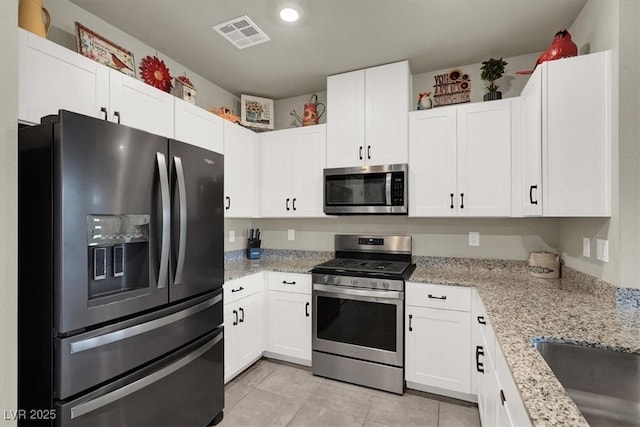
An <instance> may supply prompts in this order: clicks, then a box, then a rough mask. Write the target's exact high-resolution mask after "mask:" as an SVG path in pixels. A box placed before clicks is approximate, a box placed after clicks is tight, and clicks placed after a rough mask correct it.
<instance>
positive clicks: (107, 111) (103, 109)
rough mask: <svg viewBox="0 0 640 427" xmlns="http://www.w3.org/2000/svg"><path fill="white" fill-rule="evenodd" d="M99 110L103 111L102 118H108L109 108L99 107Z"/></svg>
mask: <svg viewBox="0 0 640 427" xmlns="http://www.w3.org/2000/svg"><path fill="white" fill-rule="evenodd" d="M100 111H101V112H103V113H104V119H105V120H108V119H109V110H107V107H102V108H100Z"/></svg>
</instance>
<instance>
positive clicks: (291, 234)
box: [287, 228, 296, 240]
mask: <svg viewBox="0 0 640 427" xmlns="http://www.w3.org/2000/svg"><path fill="white" fill-rule="evenodd" d="M287 238H288V239H289V240H296V231H295V230H293V229H291V228H290V229H289V231H288V232H287Z"/></svg>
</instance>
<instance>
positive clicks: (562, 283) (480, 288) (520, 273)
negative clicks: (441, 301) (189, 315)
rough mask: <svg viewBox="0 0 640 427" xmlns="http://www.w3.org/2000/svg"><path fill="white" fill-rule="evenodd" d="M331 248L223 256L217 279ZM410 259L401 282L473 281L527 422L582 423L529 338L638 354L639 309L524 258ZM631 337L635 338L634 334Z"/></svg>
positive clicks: (295, 265)
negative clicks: (535, 273)
mask: <svg viewBox="0 0 640 427" xmlns="http://www.w3.org/2000/svg"><path fill="white" fill-rule="evenodd" d="M332 257H333V253H331V252H312V251H272V252H267V253H266V256H264V257H263V258H262V259H260V260H247V259H242V258H238V257H236V258H235V259H228V260H226V261H225V280H233V279H237V278H240V277H243V276H246V275H249V274H254V273H259V272H261V271H278V272H289V273H309V272H310V270H311V269H312V268H313V266H314V265H316V264H318V263H321V262H323V261H326V260H329V259H331V258H332ZM494 267H495V266H491V265H490V264H487V263H486V262H479V263H478V264H477V265H474V263H473V262H471V263H468V262H465V263H460V262H458V263H453V264H446V263H442V262H436V263H433V262H431V261H430V262H427V263H421V262H420V260H418V262H417V268H416V270H415V271H414V272H413V274H412V275H411V277H410V278H409V280H408V281H410V282H416V283H429V284H437V285H446V286H462V287H473V288H475V289H476V290H477V292H478V293H479V295H480V298H481V300H482V302H483V305H484V307H485V310H486V311H487V315H488V317H489V321H490V322H491V324H492V325H493V329H494V332H495V336H496V343H497V345H498V346H499V347H500V349H501V350H502V353H503V355H504V357H505V359H506V361H507V364H508V365H509V366H508V367H509V369H510V371H511V374H512V376H513V379H514V382H515V384H516V387H517V389H518V391H519V392H520V396H521V398H522V401H523V403H524V406H525V409H526V410H527V412H528V414H529V418H530V419H531V422H532V424H533V425H535V426H543V425H544V426H549V425H557V426H566V425H571V426H588V423H587V422H586V420H585V419H584V417H583V415H582V413H581V412H580V411H579V410H578V408H577V406H576V405H575V403H574V402H573V400H571V398H570V397H569V395H568V394H567V392H566V391H565V389H564V387H563V386H562V385H561V384H560V382H559V381H558V379H557V378H556V376H555V375H554V374H553V372H552V371H551V369H550V368H549V366H548V365H547V363H546V362H545V361H544V359H543V358H542V356H541V355H540V353H539V352H538V351H537V350H536V348H535V347H534V342H536V341H537V340H549V341H560V342H569V343H576V344H580V345H587V346H592V347H600V348H608V349H613V350H617V351H624V352H630V353H638V354H640V310H639V309H627V310H621V309H619V308H618V307H616V305H615V301H614V302H613V303H611V301H610V300H607V299H603V298H600V297H598V295H594V294H592V293H589V292H584V291H582V290H576V289H575V287H573V286H572V284H571V283H570V281H571V279H537V278H533V277H530V276H528V274H527V273H526V267H525V264H524V263H522V262H512V263H510V264H504V263H503V264H501V265H498V268H494ZM634 335H635V336H634Z"/></svg>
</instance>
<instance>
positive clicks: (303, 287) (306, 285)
mask: <svg viewBox="0 0 640 427" xmlns="http://www.w3.org/2000/svg"><path fill="white" fill-rule="evenodd" d="M267 277H268V279H267V280H268V282H269V290H271V291H282V292H294V293H297V294H307V295H310V294H311V275H310V274H298V273H278V272H273V271H270V272H268V275H267Z"/></svg>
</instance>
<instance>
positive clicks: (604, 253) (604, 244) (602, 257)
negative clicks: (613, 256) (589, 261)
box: [596, 239, 609, 262]
mask: <svg viewBox="0 0 640 427" xmlns="http://www.w3.org/2000/svg"><path fill="white" fill-rule="evenodd" d="M596 252H597V253H596V258H597V259H598V261H602V262H609V241H608V240H604V239H597V240H596Z"/></svg>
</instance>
